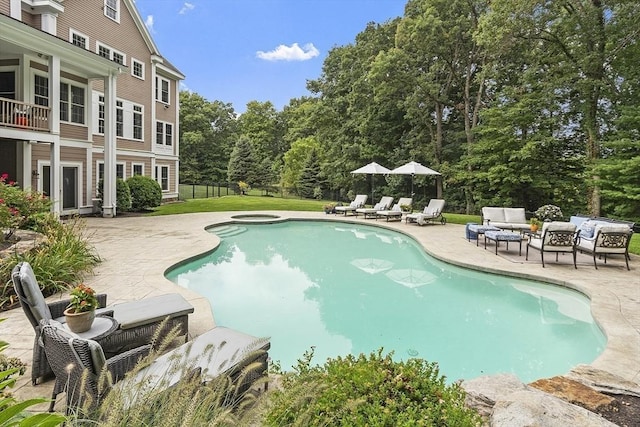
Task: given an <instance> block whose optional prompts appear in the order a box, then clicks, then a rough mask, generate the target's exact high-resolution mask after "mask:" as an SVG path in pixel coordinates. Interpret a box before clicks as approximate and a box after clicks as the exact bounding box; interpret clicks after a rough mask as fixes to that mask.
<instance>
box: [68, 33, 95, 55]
mask: <svg viewBox="0 0 640 427" xmlns="http://www.w3.org/2000/svg"><path fill="white" fill-rule="evenodd" d="M74 34H76V35H78V36H80V37H84V39H85V41H86V43H85V47H84V48H85V49H86V50H91V49H90V47H89V46H90V45H89V36H88V35H86V34H84V33H81V32H80V31H78V30H74V29H73V28H69V43H71V44H73V35H74Z"/></svg>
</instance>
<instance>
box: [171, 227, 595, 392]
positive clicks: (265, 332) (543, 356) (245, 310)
mask: <svg viewBox="0 0 640 427" xmlns="http://www.w3.org/2000/svg"><path fill="white" fill-rule="evenodd" d="M211 232H214V233H217V234H218V235H219V236H220V237H221V240H222V241H221V244H220V246H219V247H218V248H217V249H216V250H215V251H214V252H213V253H211V254H209V255H207V256H204V257H202V258H200V259H197V260H195V261H193V262H190V263H188V264H186V265H183V266H180V267H178V268H175V269H173V270H171V271H170V272H168V273H167V277H168V278H169V279H170V280H172V281H174V282H175V283H177V284H179V285H180V286H184V287H186V288H189V289H192V290H194V291H195V292H197V293H199V294H201V295H204V296H205V297H207V298H208V299H209V301H210V302H211V306H212V309H213V313H214V317H215V321H216V324H218V325H222V326H227V327H230V328H234V329H238V330H240V331H243V332H246V333H249V334H252V335H255V336H261V337H271V349H270V351H269V354H270V357H271V358H272V360H277V361H279V362H280V364H281V367H282V368H283V369H284V370H289V369H291V367H292V366H294V365H295V364H296V361H297V360H298V359H300V358H301V357H302V355H303V354H304V352H305V351H307V350H310V349H311V348H313V349H314V352H315V353H314V354H315V356H314V359H313V363H315V364H322V363H324V362H325V360H326V359H327V358H329V357H332V358H334V357H337V356H341V355H346V354H348V353H352V354H356V355H357V354H359V353H365V354H368V353H371V352H373V351H377V350H378V349H380V348H383V351H384V353H388V352H391V351H393V352H394V358H396V359H402V360H406V359H407V358H410V357H421V358H424V359H426V360H428V361H430V362H433V361H435V362H438V364H439V366H440V372H441V374H444V375H446V376H447V380H448V381H455V380H457V379H461V378H462V379H468V378H474V377H477V376H480V375H485V374H495V373H500V372H511V373H514V374H516V375H517V376H518V377H519V378H520V379H521V380H522V381H524V382H529V381H533V380H536V379H538V378H542V377H548V376H553V375H557V374H562V373H565V372H567V371H568V370H570V369H571V368H572V367H573V366H575V365H577V364H580V363H590V362H592V361H593V360H594V359H595V358H596V357H597V356H598V355H599V354H600V353H601V352H602V351H603V350H604V347H605V345H606V339H605V336H604V335H603V333H602V331H601V330H600V329H599V328H598V327H597V325H596V323H595V322H594V320H593V318H592V317H591V314H590V308H589V300H588V299H587V298H586V297H585V296H584V295H582V294H580V293H578V292H576V291H573V290H570V289H565V288H562V287H559V286H553V285H548V284H542V283H536V282H532V281H528V280H521V279H515V278H510V277H506V276H499V275H493V274H488V273H482V272H476V271H473V270H469V269H464V268H458V267H455V266H451V265H449V264H446V263H443V262H440V261H438V260H435V259H433V258H431V257H429V256H428V255H427V254H426V253H425V252H424V250H422V248H421V247H420V246H419V244H418V243H417V242H415V241H414V240H413V239H411V238H410V237H407V236H405V235H403V234H401V233H397V232H394V231H390V230H386V229H381V228H378V227H373V226H367V225H352V224H344V223H334V222H326V221H288V222H283V223H277V224H242V225H225V226H220V227H216V228H213V229H211ZM461 238H462V237H461Z"/></svg>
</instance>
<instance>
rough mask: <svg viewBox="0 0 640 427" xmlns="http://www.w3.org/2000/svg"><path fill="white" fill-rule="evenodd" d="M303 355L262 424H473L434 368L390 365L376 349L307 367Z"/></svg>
mask: <svg viewBox="0 0 640 427" xmlns="http://www.w3.org/2000/svg"><path fill="white" fill-rule="evenodd" d="M312 357H313V351H311V352H307V353H305V356H304V358H303V359H302V360H299V361H298V366H297V367H296V368H295V370H294V372H290V373H284V374H282V375H283V377H282V380H283V381H282V390H278V391H274V392H272V393H271V395H270V396H269V401H268V404H267V406H268V408H267V411H266V413H265V419H264V424H265V425H268V426H289V425H291V426H320V425H331V426H363V425H370V426H390V427H391V426H477V425H481V418H480V416H479V415H478V414H477V413H476V412H475V411H473V410H472V409H469V408H467V407H465V406H464V397H465V394H464V391H463V390H462V388H460V386H459V385H457V384H453V385H447V384H446V383H445V378H444V377H443V376H440V375H439V370H438V365H437V364H436V363H429V362H427V361H425V360H423V359H409V360H407V361H406V362H395V361H393V360H392V354H388V355H386V356H382V350H379V351H378V352H377V353H371V354H370V355H369V356H368V357H367V356H365V355H363V354H361V355H360V356H357V357H356V356H352V355H349V356H346V357H344V358H342V357H338V358H337V359H329V360H328V361H327V362H326V363H325V365H324V366H322V367H320V366H315V367H311V366H310V362H311V358H312Z"/></svg>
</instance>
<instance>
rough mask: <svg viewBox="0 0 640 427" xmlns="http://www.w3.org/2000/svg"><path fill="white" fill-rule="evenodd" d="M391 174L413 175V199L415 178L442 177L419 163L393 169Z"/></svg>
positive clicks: (410, 163) (411, 162) (412, 162)
mask: <svg viewBox="0 0 640 427" xmlns="http://www.w3.org/2000/svg"><path fill="white" fill-rule="evenodd" d="M389 174H393V175H411V197H413V178H414V177H415V176H416V175H442V174H441V173H440V172H438V171H434V170H433V169H430V168H428V167H426V166H423V165H421V164H420V163H418V162H414V161H410V162H409V163H406V164H404V165H402V166H398V167H397V168H395V169H393V170H392V171H391V172H389Z"/></svg>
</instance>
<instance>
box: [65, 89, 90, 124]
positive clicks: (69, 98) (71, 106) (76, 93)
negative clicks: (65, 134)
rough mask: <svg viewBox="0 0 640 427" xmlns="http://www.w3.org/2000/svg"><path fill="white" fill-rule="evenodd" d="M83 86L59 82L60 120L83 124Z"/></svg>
mask: <svg viewBox="0 0 640 427" xmlns="http://www.w3.org/2000/svg"><path fill="white" fill-rule="evenodd" d="M84 105H85V99H84V88H82V87H78V86H74V85H71V84H68V83H63V82H60V120H61V121H63V122H71V123H79V124H84V108H85V107H84Z"/></svg>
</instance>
